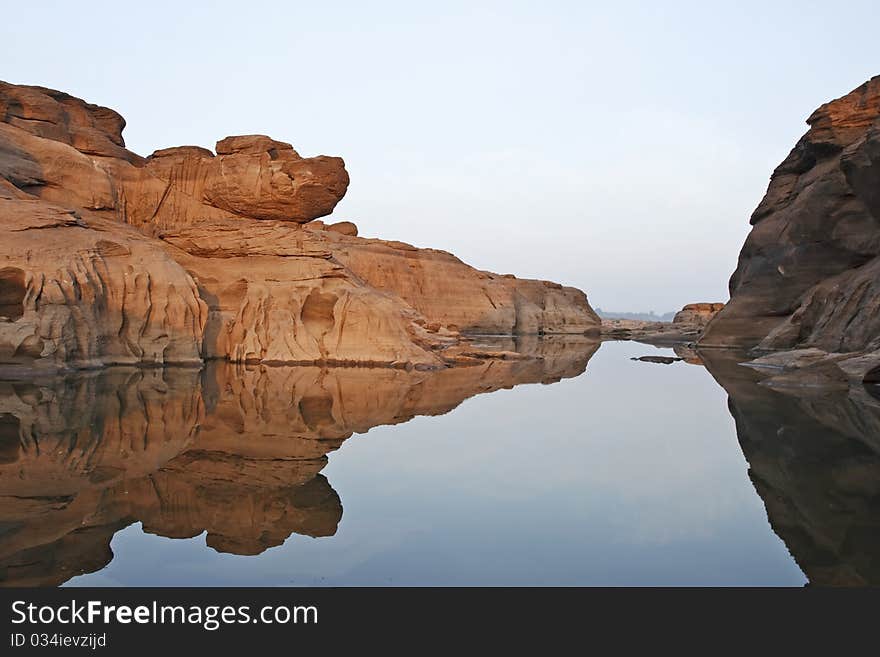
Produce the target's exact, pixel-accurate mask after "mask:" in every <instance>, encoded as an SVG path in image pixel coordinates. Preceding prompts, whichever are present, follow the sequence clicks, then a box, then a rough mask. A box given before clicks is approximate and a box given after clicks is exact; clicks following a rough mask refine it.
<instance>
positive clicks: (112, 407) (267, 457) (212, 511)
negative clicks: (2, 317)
mask: <svg viewBox="0 0 880 657" xmlns="http://www.w3.org/2000/svg"><path fill="white" fill-rule="evenodd" d="M484 346H485V347H486V348H487V349H492V350H496V351H497V350H508V349H517V350H518V352H517V353H518V355H519V358H516V359H514V358H506V359H483V360H482V361H481V362H480V363H479V364H477V365H474V366H472V367H451V368H444V369H436V370H430V371H418V370H403V369H396V368H376V369H370V368H364V367H355V368H343V367H334V368H321V367H316V366H299V367H287V366H274V367H273V366H267V365H265V364H258V365H246V364H242V363H228V362H224V361H214V362H211V363H208V364H207V366H206V367H205V368H203V369H202V370H197V369H195V368H149V369H145V368H109V369H106V370H96V371H91V372H85V373H75V374H71V375H70V376H69V377H68V378H66V379H61V378H59V377H55V376H47V377H43V378H38V379H32V380H30V381H27V382H14V383H12V382H7V383H2V382H0V527H2V529H3V531H2V532H0V585H18V586H25V585H29V586H46V585H57V584H60V583H62V582H64V581H66V580H68V579H69V578H71V577H73V576H75V575H78V574H81V573H85V572H92V571H95V570H99V569H100V568H103V567H104V566H105V565H106V564H107V563H108V562H109V561H110V560H111V559H112V556H113V555H112V552H111V551H110V547H109V546H110V540H111V538H112V537H113V535H114V533H115V532H116V531H118V530H119V529H122V528H123V527H126V526H128V525H130V524H132V523H134V522H141V523H142V524H143V529H144V531H146V532H149V533H154V534H158V535H161V536H168V537H174V538H187V537H193V536H198V535H199V534H201V533H203V532H204V533H206V541H207V544H208V546H210V547H212V548H213V549H215V550H217V551H220V552H231V553H235V554H258V553H260V552H263V551H264V550H266V549H267V548H269V547H272V546H276V545H280V544H281V543H283V542H284V541H285V540H286V539H287V538H288V537H289V536H290V535H291V534H292V533H296V534H303V535H308V536H316V537H317V536H329V535H333V534H334V533H335V532H336V527H337V524H338V523H339V520H340V518H341V516H342V505H341V503H340V500H339V497H338V495H337V494H336V492H335V491H334V490H333V488H332V487H331V486H330V484H329V482H328V481H327V479H326V478H325V477H323V476H322V475H321V474H320V471H321V470H322V469H323V468H324V466H325V465H326V463H327V454H328V453H329V452H331V451H333V450H336V449H338V448H339V447H340V446H341V445H342V443H343V442H344V441H345V440H347V439H348V438H349V437H351V436H352V435H354V434H359V433H364V432H367V431H369V429H370V428H372V427H374V426H378V425H380V424H398V423H401V422H406V421H408V420H410V419H412V418H414V417H416V416H418V415H439V414H442V413H447V412H449V411H451V410H452V409H454V408H455V407H456V406H458V405H459V404H460V403H461V402H462V401H463V400H464V399H466V398H468V397H471V396H473V395H476V394H480V393H486V392H492V391H494V390H498V389H500V388H509V387H512V386H514V385H518V384H522V383H553V382H555V381H558V380H559V379H560V378H565V377H571V376H578V375H579V374H581V373H582V372H583V371H584V369H585V368H586V367H587V363H588V361H589V359H590V357H591V356H592V355H593V353H594V352H595V351H596V349H597V348H598V346H599V343H598V342H597V341H595V340H588V339H587V338H584V337H579V336H558V337H557V338H553V337H546V338H537V337H533V336H522V337H519V338H507V339H502V340H500V341H499V340H497V339H491V340H488V341H487V342H485V344H484Z"/></svg>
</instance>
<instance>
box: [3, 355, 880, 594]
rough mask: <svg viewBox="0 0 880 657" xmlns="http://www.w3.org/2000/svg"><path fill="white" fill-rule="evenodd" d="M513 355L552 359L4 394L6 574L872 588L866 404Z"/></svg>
mask: <svg viewBox="0 0 880 657" xmlns="http://www.w3.org/2000/svg"><path fill="white" fill-rule="evenodd" d="M500 346H503V347H506V348H518V349H519V350H520V351H522V352H524V353H529V354H533V355H534V354H537V355H541V356H543V360H524V361H503V362H494V363H487V364H486V365H480V366H477V367H472V368H456V369H455V370H452V371H446V372H443V373H418V372H410V373H408V372H401V371H393V370H370V369H348V370H344V369H335V370H334V369H331V370H320V369H319V368H256V369H250V370H242V369H236V368H232V367H231V366H228V365H222V366H214V367H212V368H208V369H207V370H206V371H204V372H201V373H192V372H186V371H180V372H173V371H170V370H169V371H166V372H161V371H154V372H123V373H116V374H102V375H96V376H95V377H93V378H92V379H90V380H88V381H86V382H85V383H83V382H82V381H79V382H76V383H74V382H68V383H67V384H65V385H64V386H63V387H60V388H59V387H58V386H57V385H55V387H53V386H52V385H49V384H46V385H45V386H43V387H40V386H38V385H37V386H34V385H29V386H27V387H22V386H21V385H18V386H17V387H12V386H10V385H7V387H6V388H2V394H0V404H2V406H0V411H2V414H0V417H2V418H6V419H5V424H4V426H6V427H7V429H6V432H7V433H9V432H10V431H11V430H12V429H16V430H18V431H19V432H20V434H21V435H22V436H25V438H23V439H22V440H23V443H22V446H21V451H20V453H19V454H12V453H9V454H6V457H5V458H4V460H3V462H2V464H0V503H2V506H0V528H2V533H0V582H2V583H5V584H7V585H9V584H16V583H19V584H22V583H23V584H38V585H58V584H66V585H70V586H78V585H84V586H85V585H88V586H150V585H167V586H210V585H232V586H236V585H257V586H261V585H270V586H271V585H282V586H287V585H306V586H312V585H328V586H347V585H772V586H775V585H784V586H801V585H803V584H805V583H806V582H807V581H808V579H812V580H813V581H814V583H832V584H834V583H845V584H864V583H868V582H870V581H874V583H877V582H876V580H873V578H875V577H876V574H877V571H878V567H880V564H878V562H880V554H877V552H876V549H877V546H878V544H880V542H878V532H877V529H878V514H877V488H878V483H880V468H878V456H877V453H878V450H877V449H876V446H874V447H872V444H873V443H872V441H875V440H876V439H875V438H874V437H872V436H870V435H868V433H869V432H870V431H872V430H873V429H872V427H876V426H880V421H878V419H880V412H878V411H877V407H878V406H880V404H875V405H874V406H872V403H875V402H876V400H875V399H873V398H872V397H871V396H870V395H869V394H864V395H863V396H862V395H861V392H859V394H858V396H857V398H855V399H853V398H852V395H849V396H845V397H839V395H838V397H834V398H827V397H823V396H819V397H818V398H816V397H815V396H814V397H811V398H809V399H807V400H804V399H802V398H801V397H799V396H797V395H795V396H792V395H791V394H790V393H785V394H783V393H780V392H777V391H771V390H768V389H766V388H765V387H764V386H759V385H758V384H757V383H756V381H757V378H758V377H757V375H755V374H754V373H753V372H752V371H751V370H747V368H743V367H740V366H738V365H736V361H737V359H736V357H735V356H732V355H728V356H724V357H722V355H717V354H715V355H712V359H713V360H714V361H715V362H711V363H710V362H708V361H707V363H706V364H707V365H708V366H709V367H708V369H707V367H704V366H703V365H700V364H693V363H689V362H686V361H679V362H675V363H673V364H668V365H666V364H655V363H645V362H637V361H633V360H631V358H633V357H636V356H643V355H670V356H674V355H675V354H674V353H673V352H672V350H671V349H658V348H655V347H651V346H646V345H640V344H636V343H631V342H607V343H604V344H602V345H601V346H599V345H595V344H590V343H586V342H584V341H578V340H545V341H536V340H532V341H531V342H521V343H519V344H515V345H513V344H503V345H500ZM691 356H693V355H691ZM692 360H694V361H695V362H696V360H695V359H693V358H692ZM713 374H714V377H713ZM716 378H717V379H718V381H721V382H722V384H723V385H724V386H725V387H722V385H719V383H718V382H716ZM725 388H727V389H725ZM841 394H842V393H841ZM729 395H730V407H729V406H728V396H729ZM804 404H807V410H805V406H804ZM823 404H825V406H823ZM87 407H88V408H90V409H92V410H91V411H90V413H91V415H90V414H89V412H86V411H85V410H84V409H85V408H87ZM829 409H830V410H829ZM836 413H843V415H845V416H846V417H848V418H850V419H851V420H853V422H852V428H851V429H850V428H849V427H848V426H847V427H843V428H842V427H841V420H839V419H835V417H836V416H835V414H836ZM829 417H831V418H832V420H831V421H826V420H827V418H829ZM16 422H17V423H18V424H17V425H16ZM872 422H877V424H876V425H874V424H871V423H872ZM10 427H11V428H12V429H10ZM860 431H861V432H862V433H863V434H864V435H859V432H860ZM28 441H30V442H28ZM798 450H801V451H798ZM7 452H10V450H9V449H6V450H5V452H4V453H7ZM747 458H749V459H751V461H752V463H751V471H750V462H749V461H747ZM826 470H827V471H828V472H830V473H831V474H827V475H826V474H825V472H826ZM832 471H833V472H832ZM853 473H855V474H853ZM49 482H51V483H49ZM829 509H831V510H829ZM768 512H769V513H770V515H771V517H770V519H769V520H768ZM4 516H5V517H4ZM771 522H772V526H771ZM108 544H109V547H108ZM793 555H794V556H793ZM799 563H800V566H799V565H798V564H799ZM805 573H806V575H805Z"/></svg>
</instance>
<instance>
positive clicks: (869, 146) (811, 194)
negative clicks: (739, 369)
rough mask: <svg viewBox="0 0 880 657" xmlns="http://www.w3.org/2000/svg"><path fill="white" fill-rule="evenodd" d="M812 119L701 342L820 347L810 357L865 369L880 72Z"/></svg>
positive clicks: (876, 318)
mask: <svg viewBox="0 0 880 657" xmlns="http://www.w3.org/2000/svg"><path fill="white" fill-rule="evenodd" d="M807 123H808V124H809V126H810V128H809V130H808V131H807V133H806V134H805V135H804V136H803V137H802V138H801V139H800V141H798V143H797V145H796V146H795V147H794V149H793V150H792V151H791V153H790V154H789V155H788V157H787V158H785V160H784V161H783V162H782V164H780V165H779V166H778V167H777V168H776V170H775V171H774V172H773V175H772V177H771V180H770V185H769V187H768V189H767V194H766V196H765V197H764V199H763V200H762V201H761V203H760V204H759V205H758V207H757V209H756V210H755V211H754V213H753V214H752V218H751V223H752V225H753V228H752V230H751V233H750V234H749V236H748V238H747V239H746V242H745V245H744V246H743V249H742V252H741V253H740V257H739V263H738V266H737V269H736V271H735V272H734V274H733V277H732V278H731V280H730V296H731V299H730V302H729V303H728V304H727V306H726V307H725V308H724V310H722V311H721V312H720V313H718V315H717V317H716V318H715V319H714V320H713V321H712V322H711V323H710V324H709V326H708V328H707V330H706V333H705V335H704V336H703V338H702V340H701V345H703V346H708V347H718V346H726V347H745V348H756V349H757V350H758V352H761V351H771V350H772V351H789V350H801V349H814V350H819V351H821V352H824V353H825V354H827V355H828V357H827V358H823V359H821V361H822V362H821V363H819V360H814V361H813V362H812V363H811V364H810V365H809V366H810V367H817V366H818V367H821V368H823V369H824V370H826V371H828V372H830V371H832V370H836V372H837V375H838V376H843V377H846V376H854V377H856V378H860V377H861V378H863V377H864V376H865V375H866V374H868V373H869V372H870V371H871V370H872V368H876V367H877V365H878V364H880V77H875V78H872V79H871V80H870V81H868V82H866V83H865V84H863V85H862V86H860V87H859V88H858V89H856V90H854V91H852V92H851V93H849V94H847V95H846V96H844V97H842V98H839V99H837V100H834V101H832V102H829V103H826V104H825V105H822V106H821V107H820V108H819V109H817V110H816V111H815V112H814V113H813V114H812V115H811V116H810V117H809V119H807ZM855 354H861V356H858V357H857V358H854V355H855ZM866 354H873V356H872V357H866V356H865V355H866ZM777 360H780V358H777ZM781 360H784V361H787V362H789V363H795V362H796V361H802V360H803V359H802V358H801V357H800V356H799V355H797V354H791V355H790V357H789V358H785V359H781ZM798 367H799V366H798Z"/></svg>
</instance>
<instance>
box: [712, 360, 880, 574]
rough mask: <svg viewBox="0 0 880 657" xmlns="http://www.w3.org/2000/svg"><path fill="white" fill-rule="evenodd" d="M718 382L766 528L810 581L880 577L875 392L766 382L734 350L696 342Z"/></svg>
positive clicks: (879, 440) (879, 428) (878, 405)
mask: <svg viewBox="0 0 880 657" xmlns="http://www.w3.org/2000/svg"><path fill="white" fill-rule="evenodd" d="M700 355H701V356H702V358H703V360H704V362H705V364H706V367H707V368H708V369H709V371H710V372H711V373H712V375H713V376H714V377H715V379H716V380H717V381H718V382H719V383H720V384H721V385H722V386H723V387H724V388H725V390H726V391H727V393H728V395H729V396H730V397H729V406H730V412H731V414H732V415H733V418H734V420H735V421H736V430H737V435H738V437H739V442H740V445H741V447H742V450H743V453H744V455H745V457H746V459H747V460H748V462H749V474H750V477H751V479H752V482H753V483H754V485H755V489H756V490H757V492H758V494H759V495H760V496H761V498H762V499H763V500H764V504H765V506H766V509H767V516H768V518H769V520H770V524H771V526H772V527H773V529H774V531H775V532H776V533H777V534H778V535H779V536H780V538H782V540H783V541H784V542H785V544H786V546H787V547H788V549H789V551H790V552H791V554H792V556H793V557H794V558H795V560H796V561H797V563H798V565H799V566H800V567H801V569H802V570H803V571H804V574H805V575H806V576H807V578H808V579H809V581H810V582H811V583H812V584H818V585H838V586H839V585H850V586H852V585H856V586H857V585H866V584H867V585H873V586H877V585H880V400H877V399H876V398H874V397H872V396H871V395H869V394H868V391H867V390H866V389H865V388H862V387H853V388H852V389H850V390H828V389H820V388H805V387H800V388H770V387H768V386H766V385H759V384H758V382H759V381H760V379H761V378H762V375H761V374H760V373H759V372H756V371H754V370H752V369H750V368H747V367H741V366H738V365H737V360H740V361H742V360H746V359H747V357H745V356H742V357H740V358H737V357H736V355H735V354H730V353H725V352H719V351H716V350H701V351H700Z"/></svg>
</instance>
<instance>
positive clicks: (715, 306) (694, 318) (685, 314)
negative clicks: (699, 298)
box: [672, 303, 724, 328]
mask: <svg viewBox="0 0 880 657" xmlns="http://www.w3.org/2000/svg"><path fill="white" fill-rule="evenodd" d="M723 308H724V304H723V303H689V304H688V305H686V306H685V307H684V308H682V309H681V310H679V311H678V312H677V313H675V317H673V318H672V323H673V324H684V325H686V326H698V327H702V328H705V327H706V325H707V324H708V323H709V321H710V320H711V319H712V318H713V317H715V315H717V314H718V313H719V312H720V311H721V310H722V309H723Z"/></svg>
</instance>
